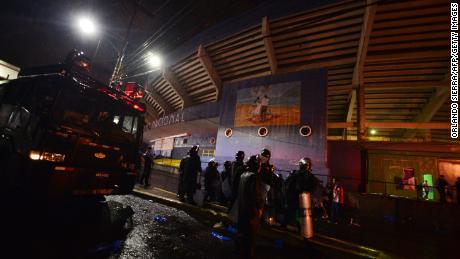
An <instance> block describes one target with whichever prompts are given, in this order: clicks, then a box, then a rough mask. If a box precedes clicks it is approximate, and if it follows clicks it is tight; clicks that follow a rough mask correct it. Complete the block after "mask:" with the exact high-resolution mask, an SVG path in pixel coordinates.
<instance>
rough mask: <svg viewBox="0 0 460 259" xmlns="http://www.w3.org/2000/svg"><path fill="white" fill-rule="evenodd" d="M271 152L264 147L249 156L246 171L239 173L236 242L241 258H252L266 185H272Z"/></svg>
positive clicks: (265, 194) (266, 189) (265, 195)
mask: <svg viewBox="0 0 460 259" xmlns="http://www.w3.org/2000/svg"><path fill="white" fill-rule="evenodd" d="M270 156H271V153H270V151H269V150H267V149H264V150H262V152H261V153H260V154H259V155H257V156H251V157H250V158H249V160H248V162H247V163H246V168H247V169H246V172H244V173H243V174H242V175H241V179H240V183H239V187H238V195H237V199H238V203H237V204H238V240H237V241H238V242H239V247H240V252H241V256H242V257H243V258H254V256H255V251H254V248H255V237H256V234H257V231H258V229H259V226H260V222H261V218H262V215H263V209H264V205H265V199H266V197H267V191H268V188H267V186H272V185H273V171H272V167H270V164H269V161H270Z"/></svg>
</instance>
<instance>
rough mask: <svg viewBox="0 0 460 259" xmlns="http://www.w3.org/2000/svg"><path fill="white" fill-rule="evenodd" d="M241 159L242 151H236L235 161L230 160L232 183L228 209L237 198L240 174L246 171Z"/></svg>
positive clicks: (242, 157) (242, 158) (242, 156)
mask: <svg viewBox="0 0 460 259" xmlns="http://www.w3.org/2000/svg"><path fill="white" fill-rule="evenodd" d="M243 160H244V152H243V151H238V152H237V153H236V155H235V161H233V162H232V166H231V174H230V182H231V185H232V195H231V199H230V206H229V209H230V208H231V207H232V206H233V203H235V201H236V199H237V196H238V186H239V184H240V178H241V175H242V174H243V173H244V172H245V171H246V165H245V164H244V162H243Z"/></svg>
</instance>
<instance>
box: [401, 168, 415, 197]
mask: <svg viewBox="0 0 460 259" xmlns="http://www.w3.org/2000/svg"><path fill="white" fill-rule="evenodd" d="M402 183H403V189H404V190H412V191H415V186H416V184H417V183H416V181H415V169H414V168H412V167H405V168H403V178H402Z"/></svg>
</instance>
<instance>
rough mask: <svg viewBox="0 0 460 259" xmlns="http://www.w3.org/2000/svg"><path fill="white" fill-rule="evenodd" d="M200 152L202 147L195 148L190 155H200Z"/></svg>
mask: <svg viewBox="0 0 460 259" xmlns="http://www.w3.org/2000/svg"><path fill="white" fill-rule="evenodd" d="M199 150H200V146H193V147H192V148H191V149H190V151H189V153H190V155H198V151H199Z"/></svg>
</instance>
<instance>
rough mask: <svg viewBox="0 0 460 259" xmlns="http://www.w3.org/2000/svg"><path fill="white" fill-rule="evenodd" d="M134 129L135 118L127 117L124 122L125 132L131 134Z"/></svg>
mask: <svg viewBox="0 0 460 259" xmlns="http://www.w3.org/2000/svg"><path fill="white" fill-rule="evenodd" d="M132 127H133V116H125V118H124V120H123V128H122V129H123V131H124V132H127V133H131V131H132Z"/></svg>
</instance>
